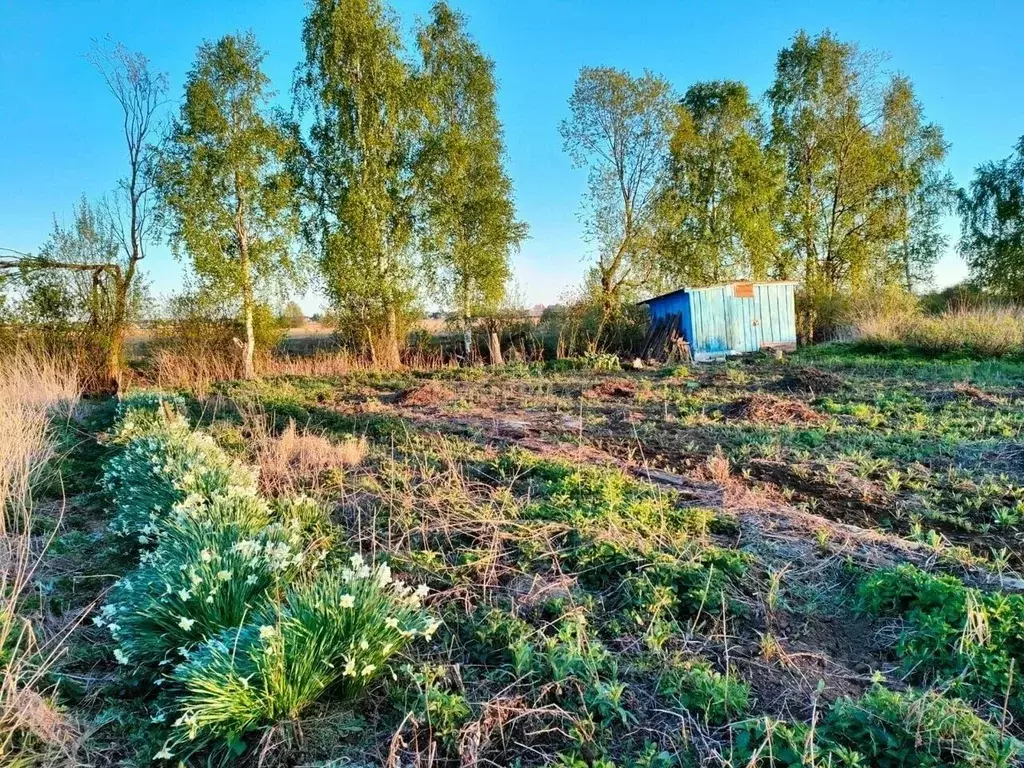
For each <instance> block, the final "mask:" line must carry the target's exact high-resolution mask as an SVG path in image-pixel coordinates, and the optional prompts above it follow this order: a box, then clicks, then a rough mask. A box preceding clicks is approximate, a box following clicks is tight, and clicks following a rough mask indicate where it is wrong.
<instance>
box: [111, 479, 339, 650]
mask: <svg viewBox="0 0 1024 768" xmlns="http://www.w3.org/2000/svg"><path fill="white" fill-rule="evenodd" d="M325 554H326V551H325V550H324V549H323V548H322V547H321V546H319V545H317V544H313V545H310V544H308V540H307V539H306V538H305V537H304V536H303V531H302V530H301V528H300V526H299V523H298V522H297V521H295V520H292V521H288V522H286V523H280V522H275V523H271V521H270V514H269V508H268V507H267V505H266V503H265V502H263V501H261V500H260V499H258V498H256V497H252V496H228V497H218V498H217V499H214V500H213V501H212V502H209V503H207V504H203V505H202V506H201V508H200V510H198V511H196V510H192V512H191V514H187V513H186V512H184V511H179V512H177V513H176V514H174V515H172V517H171V519H170V520H169V522H168V523H166V524H165V527H164V529H163V531H162V532H161V536H160V543H159V546H157V548H156V549H155V550H154V551H153V552H150V553H146V554H145V555H144V556H143V565H142V566H141V567H140V568H139V569H138V570H136V571H135V572H133V573H131V574H129V575H127V576H125V577H124V578H123V579H121V581H120V582H119V583H118V585H117V587H116V588H115V590H114V594H113V599H112V600H111V602H110V603H108V604H107V605H106V606H105V607H104V609H103V612H102V616H101V617H100V618H99V620H98V621H97V623H103V624H106V626H107V627H108V628H109V629H110V631H111V633H112V635H113V637H114V639H115V640H116V641H117V642H118V648H117V649H116V650H115V656H116V657H117V660H118V661H119V662H120V663H121V664H125V665H129V668H136V667H135V665H138V664H145V665H150V666H155V665H159V664H162V663H175V662H177V661H180V660H181V659H182V658H186V659H187V658H188V656H189V654H190V652H191V649H192V648H193V647H194V646H195V645H196V644H197V643H200V642H202V641H204V640H206V639H207V638H209V637H212V636H214V635H216V634H217V633H219V632H221V631H222V630H226V629H231V628H237V627H240V626H241V625H242V624H243V623H244V622H245V621H246V620H247V619H251V618H252V616H253V615H254V614H255V613H259V612H261V611H263V610H265V609H266V608H267V606H268V605H269V603H270V601H271V600H272V599H273V597H274V596H275V595H276V593H277V592H278V591H280V590H281V589H282V588H283V587H285V586H286V585H288V584H289V583H291V582H292V581H293V580H294V578H295V577H296V575H298V574H299V573H300V572H302V573H304V574H307V575H308V574H311V573H312V572H313V568H314V567H315V566H316V564H317V563H318V562H319V561H320V560H321V559H322V557H323V556H324V555H325Z"/></svg>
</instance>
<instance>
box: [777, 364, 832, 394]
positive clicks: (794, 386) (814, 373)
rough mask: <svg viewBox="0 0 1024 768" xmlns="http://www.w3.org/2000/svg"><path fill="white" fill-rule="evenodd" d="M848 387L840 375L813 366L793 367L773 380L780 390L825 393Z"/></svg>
mask: <svg viewBox="0 0 1024 768" xmlns="http://www.w3.org/2000/svg"><path fill="white" fill-rule="evenodd" d="M849 387H850V385H849V384H848V383H847V382H846V381H845V380H844V379H843V378H842V377H841V376H838V375H836V374H834V373H830V372H829V371H823V370H821V369H820V368H815V367H813V366H808V367H807V368H795V369H793V370H791V371H789V372H788V373H787V374H785V375H784V376H783V377H782V378H780V379H779V380H778V381H777V382H775V389H777V390H778V391H781V392H812V393H818V394H826V393H829V392H840V391H842V390H844V389H849Z"/></svg>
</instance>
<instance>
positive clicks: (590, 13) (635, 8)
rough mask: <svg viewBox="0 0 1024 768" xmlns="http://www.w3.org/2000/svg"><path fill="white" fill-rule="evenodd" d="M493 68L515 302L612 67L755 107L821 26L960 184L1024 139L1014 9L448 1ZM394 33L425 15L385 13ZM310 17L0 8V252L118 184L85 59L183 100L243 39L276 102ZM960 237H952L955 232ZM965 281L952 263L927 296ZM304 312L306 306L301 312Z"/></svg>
mask: <svg viewBox="0 0 1024 768" xmlns="http://www.w3.org/2000/svg"><path fill="white" fill-rule="evenodd" d="M453 4H454V5H456V6H457V7H459V8H460V9H461V10H462V11H463V12H464V13H466V14H467V15H468V16H469V19H470V31H471V32H472V34H473V35H474V36H475V37H476V38H477V40H478V41H479V42H480V44H481V46H482V47H483V49H484V50H485V51H486V52H487V53H488V54H489V55H490V56H491V57H492V58H493V59H494V60H495V62H496V66H497V75H498V78H499V80H500V95H499V102H500V109H501V116H502V119H503V121H504V124H505V131H506V138H507V145H508V167H509V171H510V173H511V176H512V179H513V181H514V184H515V192H516V199H517V203H518V209H519V212H520V216H521V217H522V218H523V219H524V220H525V221H527V222H528V223H529V225H530V234H531V237H530V239H529V240H528V241H527V242H526V243H525V244H524V246H523V250H522V253H521V254H519V255H518V256H517V257H516V264H515V266H516V272H517V276H518V280H519V283H520V286H521V289H522V293H523V295H524V297H525V298H526V299H527V300H528V301H529V302H530V303H534V302H544V303H551V302H554V301H555V300H557V298H558V297H559V296H560V295H561V294H562V292H563V291H564V290H565V288H566V287H568V286H569V285H571V284H574V283H576V282H578V280H579V279H580V277H581V275H582V273H583V270H584V261H583V260H584V259H585V257H586V255H587V246H586V244H585V243H584V242H583V241H582V239H581V227H580V224H579V222H578V220H577V216H576V214H577V211H578V210H579V200H580V194H581V192H582V191H583V187H584V182H585V173H584V172H583V171H576V170H573V169H572V168H571V166H570V164H569V161H568V159H567V158H566V156H565V155H564V154H563V152H562V149H561V141H560V138H559V136H558V122H559V121H560V120H561V119H562V118H563V117H564V116H565V114H566V99H567V98H568V96H569V93H570V91H571V89H572V86H573V81H574V79H575V77H576V74H577V72H578V70H579V68H580V67H581V66H583V65H611V66H615V67H621V68H625V69H628V70H631V71H634V72H639V71H641V70H643V69H645V68H648V69H651V70H653V71H655V72H658V73H660V74H663V75H664V76H666V77H667V78H669V80H671V81H672V83H673V84H674V85H675V86H676V88H677V89H679V90H680V91H682V90H685V88H686V87H687V86H688V85H690V84H691V83H693V82H695V81H697V80H706V79H712V78H730V79H737V80H742V81H744V82H746V83H747V84H748V85H749V87H750V88H751V91H752V92H753V93H754V94H758V95H760V94H761V93H763V92H764V90H765V89H766V88H767V86H768V85H769V83H770V82H771V78H772V74H773V67H774V63H775V56H776V54H777V52H778V50H779V49H780V48H781V47H783V46H784V45H786V44H787V42H788V41H789V40H790V38H791V37H792V36H793V34H794V33H795V32H796V31H797V30H798V29H800V28H804V29H806V30H808V31H809V32H812V33H816V32H819V31H821V30H823V29H826V28H828V29H831V30H832V31H833V32H835V33H836V34H838V35H839V36H840V37H842V38H843V39H846V40H851V41H856V42H858V43H859V44H860V45H861V46H862V47H863V48H865V49H875V50H881V51H886V52H887V53H888V54H889V55H890V58H889V60H888V64H887V66H888V67H889V68H891V69H892V70H893V71H899V72H902V73H905V74H907V75H909V76H910V78H911V79H912V80H913V82H914V85H915V86H916V88H917V93H918V95H919V97H920V99H921V100H922V102H923V103H924V105H925V110H926V114H927V117H928V118H929V119H930V120H934V121H936V122H938V123H939V124H940V125H941V126H942V127H943V128H944V129H945V131H946V137H947V139H948V140H949V141H950V142H951V143H952V149H951V151H950V156H949V163H948V165H949V168H950V170H951V171H952V172H953V174H954V176H955V178H956V180H957V182H958V183H960V184H964V183H966V181H967V180H968V179H969V178H970V176H971V172H972V170H973V168H974V167H975V166H976V165H977V164H979V163H981V162H983V161H985V160H989V159H995V158H1000V157H1003V156H1005V155H1007V154H1009V152H1010V149H1011V146H1012V144H1013V143H1014V141H1015V140H1016V139H1017V137H1019V136H1021V135H1022V134H1024V2H1021V1H1020V0H971V1H970V2H967V1H966V0H929V1H927V2H919V1H917V0H915V1H914V2H910V1H909V0H886V1H884V2H820V0H819V1H817V2H763V1H762V2H757V1H755V0H745V1H744V2H736V1H734V2H707V1H706V0H703V1H702V2H692V1H691V0H686V1H684V0H674V1H672V0H660V1H658V2H651V1H649V0H642V1H638V0H631V1H630V0H615V1H614V2H613V1H612V0H573V1H571V2H570V1H569V0H455V2H454V3H453ZM394 5H395V7H396V10H397V11H398V12H399V14H400V15H401V17H402V20H403V24H404V27H405V29H406V31H408V30H409V29H411V27H412V26H413V23H414V20H415V19H416V18H417V17H418V16H423V15H425V14H426V12H427V10H428V8H429V0H396V1H395V3H394ZM304 15H305V4H304V3H302V2H299V1H298V0H294V1H292V2H285V1H284V0H245V1H242V0H216V1H214V0H204V1H203V2H181V1H180V0H179V1H178V2H172V1H170V0H145V1H144V2H140V1H139V0H133V1H132V2H128V1H126V0H116V1H115V0H76V1H74V2H72V1H67V0H66V1H64V2H56V1H55V0H0V109H2V112H0V245H2V246H7V247H11V248H17V249H22V250H35V249H36V248H37V247H38V246H39V244H40V243H41V242H42V241H43V240H44V239H45V237H46V235H47V233H48V231H49V228H50V223H51V221H52V216H53V215H54V214H56V215H57V216H58V217H67V216H69V214H70V210H71V206H72V205H73V203H74V202H75V201H76V200H77V199H78V197H79V195H80V194H82V193H83V192H84V193H86V194H87V195H88V196H89V197H90V198H98V197H99V196H100V195H102V194H103V193H104V192H106V191H107V190H109V189H111V188H112V187H113V185H114V183H115V181H116V179H117V178H118V176H119V175H120V173H121V172H122V168H123V154H124V153H123V147H122V144H121V142H120V140H119V135H118V129H119V125H118V113H117V107H116V104H115V103H114V102H113V100H112V98H111V97H110V96H109V94H107V93H106V92H105V91H104V88H103V84H102V82H101V81H100V79H99V77H98V76H97V75H96V73H95V72H94V71H92V70H91V68H90V67H89V65H88V64H87V63H86V61H85V60H84V59H83V58H82V54H84V53H85V52H86V51H87V50H88V49H89V45H90V40H91V39H92V38H102V37H104V36H106V35H110V36H112V37H113V38H114V39H115V40H118V41H122V42H124V43H125V44H126V45H127V46H128V47H129V48H131V49H133V50H138V51H142V52H144V53H145V54H146V55H147V56H149V57H150V59H151V60H152V62H153V64H154V66H155V67H156V68H157V69H159V70H163V71H165V72H167V73H168V74H169V76H170V81H171V95H172V97H173V99H174V100H175V101H176V100H177V99H178V98H179V97H180V94H181V87H182V83H183V80H184V76H185V73H186V72H187V70H188V69H189V67H190V65H191V62H192V59H193V56H194V54H195V49H196V46H197V45H198V44H199V43H200V42H201V41H203V40H204V39H214V38H217V37H219V36H220V35H222V34H225V33H228V32H236V31H239V30H246V29H252V30H253V31H254V32H255V33H256V35H257V37H258V38H259V40H260V41H261V43H262V44H263V46H264V47H265V48H266V49H267V50H268V58H267V62H266V68H267V72H268V74H269V75H270V76H271V78H272V80H273V82H274V84H275V87H276V88H277V89H278V91H279V94H280V98H281V99H282V101H284V100H286V99H287V98H288V95H289V94H288V92H289V88H290V84H291V77H292V72H293V69H294V67H295V64H296V63H297V62H298V60H299V57H300V53H301V50H300V39H299V37H300V29H301V22H302V18H303V16H304ZM949 230H950V231H951V232H953V233H955V222H953V221H950V222H949ZM147 261H148V263H147V264H146V267H147V269H148V271H149V274H150V277H151V279H152V281H153V288H154V291H155V292H157V293H165V292H169V291H172V290H174V289H176V288H177V287H178V286H179V285H180V280H181V271H182V269H181V266H180V265H179V264H177V263H176V262H175V261H174V260H173V259H172V257H171V256H170V252H169V250H168V249H167V248H166V247H165V246H161V247H159V248H156V249H153V250H152V252H151V258H150V259H148V260H147ZM964 274H965V269H964V267H963V264H962V263H961V262H960V260H959V258H958V257H957V256H956V255H955V254H954V253H949V254H947V256H946V257H945V258H944V259H943V260H942V263H941V264H940V267H939V271H938V275H937V282H938V284H939V285H947V284H950V283H953V282H955V281H957V280H959V279H961V278H962V277H963V276H964ZM303 304H304V305H305V306H306V308H307V309H309V310H311V309H313V308H314V307H315V306H317V304H318V300H317V299H316V298H315V297H309V298H307V299H306V300H304V301H303Z"/></svg>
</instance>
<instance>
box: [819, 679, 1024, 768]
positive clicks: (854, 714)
mask: <svg viewBox="0 0 1024 768" xmlns="http://www.w3.org/2000/svg"><path fill="white" fill-rule="evenodd" d="M823 731H824V732H825V733H826V734H827V738H828V740H829V741H831V742H832V744H833V745H834V746H832V747H831V751H833V752H834V753H836V755H837V757H840V756H841V755H843V754H845V755H850V754H852V753H853V752H856V753H857V754H858V755H860V756H861V764H863V765H872V766H879V768H897V767H898V766H922V767H925V766H940V765H950V764H965V765H971V766H992V767H993V768H996V766H1000V767H1001V766H1009V765H1012V764H1014V762H1015V761H1016V758H1017V757H1019V756H1020V755H1021V750H1022V747H1024V745H1021V744H1020V742H1018V741H1016V740H1015V739H1012V738H1009V737H1006V736H1003V735H1001V734H1000V732H999V729H998V728H996V727H995V726H993V725H991V724H990V723H987V722H985V721H984V720H982V719H981V718H979V717H978V715H977V714H976V713H975V712H974V710H973V709H971V708H970V707H969V706H968V705H967V704H965V703H964V702H962V701H960V700H957V699H948V698H946V697H945V696H943V695H941V694H939V693H936V692H935V691H923V692H920V693H919V692H916V691H909V692H907V693H899V692H896V691H890V690H888V689H886V688H883V687H881V686H876V687H875V688H872V689H871V690H870V691H868V692H867V693H866V694H864V696H862V697H861V698H860V699H858V700H857V701H854V700H852V699H850V698H843V699H840V700H839V701H837V702H836V703H835V704H833V705H832V708H831V709H830V710H829V713H828V716H827V717H826V718H825V721H824V724H823ZM839 747H846V748H847V750H850V751H849V752H845V753H844V752H840V751H839V750H838V748H839Z"/></svg>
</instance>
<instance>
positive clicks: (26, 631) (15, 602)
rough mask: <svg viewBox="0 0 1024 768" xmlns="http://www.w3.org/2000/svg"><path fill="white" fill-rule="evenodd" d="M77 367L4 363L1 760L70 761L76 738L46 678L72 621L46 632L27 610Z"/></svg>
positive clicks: (0, 378)
mask: <svg viewBox="0 0 1024 768" xmlns="http://www.w3.org/2000/svg"><path fill="white" fill-rule="evenodd" d="M76 381H77V374H76V371H75V370H74V369H73V368H71V367H68V366H62V365H59V364H56V363H53V362H52V361H51V362H47V361H43V360H38V359H34V358H32V357H30V356H28V355H26V354H17V355H14V356H12V358H10V359H8V360H6V361H5V362H4V364H3V365H2V366H0V511H2V514H0V521H2V522H0V651H2V654H3V658H4V667H3V671H2V673H0V763H2V764H3V765H17V764H19V763H22V764H25V765H30V764H31V765H34V764H41V763H46V762H52V763H57V762H65V761H66V760H67V759H68V757H69V753H70V750H71V749H72V745H73V743H74V741H75V738H76V732H75V729H74V727H73V725H72V724H71V723H69V722H68V721H67V720H65V718H64V717H63V716H62V715H61V714H60V713H59V712H58V711H57V710H56V709H54V707H53V706H52V704H51V703H50V701H49V700H48V698H47V697H46V695H45V694H46V691H45V688H44V686H43V680H44V678H45V676H46V674H47V672H48V670H49V669H50V668H51V667H52V665H53V663H54V662H55V661H56V659H57V658H58V657H59V656H60V655H62V654H63V652H64V649H65V641H66V639H67V635H68V633H69V632H70V630H71V629H72V628H73V625H72V626H66V627H64V628H63V629H61V630H59V631H57V632H55V633H51V634H50V635H49V636H48V637H41V636H40V635H39V629H38V627H37V626H36V625H34V624H33V621H32V619H31V618H30V617H29V616H28V615H27V613H26V611H25V601H26V599H27V598H28V597H29V594H30V592H31V590H32V582H33V577H34V575H35V573H36V571H37V569H38V567H39V564H40V562H41V560H42V558H43V555H44V553H45V551H46V547H47V545H48V544H49V541H42V540H41V539H40V537H39V536H36V535H33V526H32V522H33V498H32V497H33V489H34V488H35V487H36V486H37V485H38V483H39V481H40V479H41V473H42V471H43V468H44V467H45V465H46V464H47V462H48V461H49V460H50V459H52V458H53V456H54V452H55V450H56V449H55V446H54V444H53V438H52V433H51V431H50V425H51V423H52V421H53V420H54V419H56V418H68V417H69V416H70V414H71V412H72V410H73V409H74V406H75V404H76V402H77V400H78V389H77V384H76Z"/></svg>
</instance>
